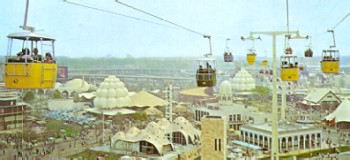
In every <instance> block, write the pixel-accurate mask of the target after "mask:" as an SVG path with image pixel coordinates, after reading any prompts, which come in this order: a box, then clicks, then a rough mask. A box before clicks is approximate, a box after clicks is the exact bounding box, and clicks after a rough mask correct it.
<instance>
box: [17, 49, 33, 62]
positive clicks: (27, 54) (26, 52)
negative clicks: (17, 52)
mask: <svg viewBox="0 0 350 160" xmlns="http://www.w3.org/2000/svg"><path fill="white" fill-rule="evenodd" d="M22 53H23V55H22V57H21V59H20V60H21V61H31V60H33V59H32V56H30V51H29V49H28V48H23V49H22Z"/></svg>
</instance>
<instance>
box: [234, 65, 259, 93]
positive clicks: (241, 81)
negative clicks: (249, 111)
mask: <svg viewBox="0 0 350 160" xmlns="http://www.w3.org/2000/svg"><path fill="white" fill-rule="evenodd" d="M231 83H232V89H233V90H236V91H250V90H252V89H254V88H255V80H254V79H253V76H252V75H251V74H250V73H248V71H246V70H245V69H242V70H241V71H239V72H238V73H237V74H236V75H235V77H234V78H233V79H232V82H231Z"/></svg>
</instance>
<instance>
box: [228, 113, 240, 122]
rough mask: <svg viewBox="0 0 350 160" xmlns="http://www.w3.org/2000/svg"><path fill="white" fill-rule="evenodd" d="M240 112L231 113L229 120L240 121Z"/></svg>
mask: <svg viewBox="0 0 350 160" xmlns="http://www.w3.org/2000/svg"><path fill="white" fill-rule="evenodd" d="M241 120H242V118H241V114H233V115H230V116H229V121H241Z"/></svg>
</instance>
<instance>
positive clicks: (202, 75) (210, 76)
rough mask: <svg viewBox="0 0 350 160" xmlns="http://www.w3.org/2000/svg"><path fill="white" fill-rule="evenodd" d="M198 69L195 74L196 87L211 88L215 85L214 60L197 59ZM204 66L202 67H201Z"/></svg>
mask: <svg viewBox="0 0 350 160" xmlns="http://www.w3.org/2000/svg"><path fill="white" fill-rule="evenodd" d="M198 63H199V68H198V69H197V72H196V80H197V86H198V87H213V86H215V85H216V63H215V59H211V58H204V59H199V60H198ZM203 66H204V67H203Z"/></svg>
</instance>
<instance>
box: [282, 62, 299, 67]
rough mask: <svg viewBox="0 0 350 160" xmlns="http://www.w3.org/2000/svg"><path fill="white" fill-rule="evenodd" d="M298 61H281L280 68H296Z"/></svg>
mask: <svg viewBox="0 0 350 160" xmlns="http://www.w3.org/2000/svg"><path fill="white" fill-rule="evenodd" d="M298 67H299V66H298V62H294V63H291V62H287V61H282V68H298Z"/></svg>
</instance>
